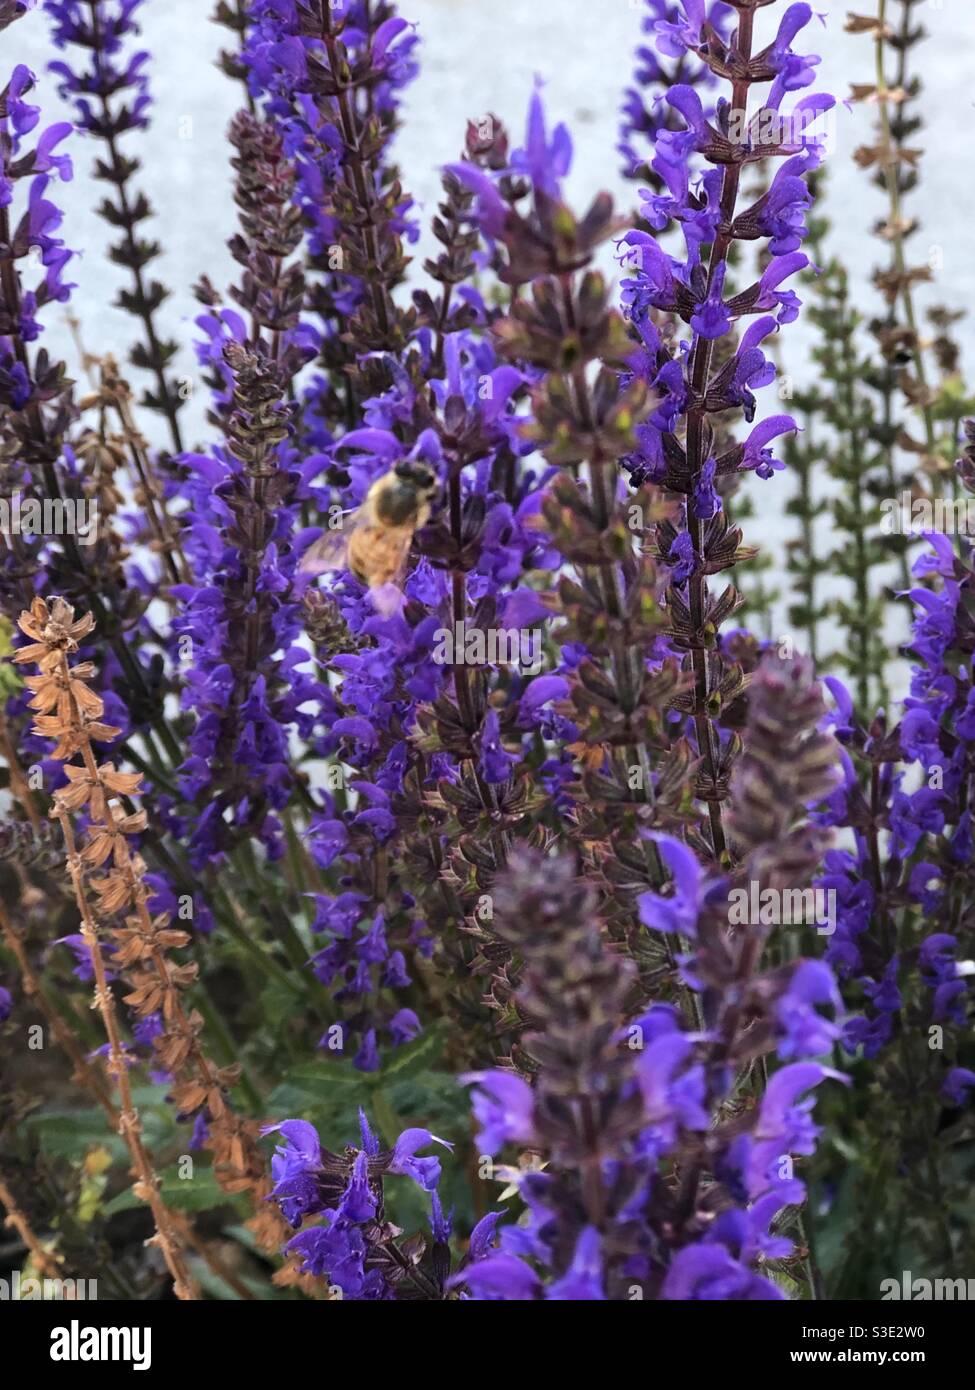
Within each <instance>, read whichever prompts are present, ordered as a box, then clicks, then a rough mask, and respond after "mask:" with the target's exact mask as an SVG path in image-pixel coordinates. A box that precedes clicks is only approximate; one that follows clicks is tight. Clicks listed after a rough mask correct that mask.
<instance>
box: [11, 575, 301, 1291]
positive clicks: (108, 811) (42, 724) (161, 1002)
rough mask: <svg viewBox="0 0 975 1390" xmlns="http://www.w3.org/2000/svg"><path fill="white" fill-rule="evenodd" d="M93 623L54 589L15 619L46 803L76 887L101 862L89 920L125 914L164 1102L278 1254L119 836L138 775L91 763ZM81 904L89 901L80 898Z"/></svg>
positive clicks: (118, 945) (124, 832)
mask: <svg viewBox="0 0 975 1390" xmlns="http://www.w3.org/2000/svg"><path fill="white" fill-rule="evenodd" d="M93 625H94V623H93V620H92V618H91V615H90V614H89V615H86V616H85V617H84V618H82V619H79V620H78V621H77V622H76V621H75V618H74V610H73V608H72V607H71V606H70V604H68V603H65V602H64V600H63V599H60V598H55V599H54V600H53V601H52V604H51V607H50V609H49V608H48V605H47V604H46V603H45V602H44V600H43V599H40V598H37V599H35V600H34V603H33V605H32V607H31V611H30V613H24V614H22V615H21V619H20V627H21V630H22V631H23V632H24V633H25V634H26V636H28V637H29V638H31V645H29V646H27V647H23V648H21V649H20V650H19V651H18V652H17V653H16V655H15V658H14V659H15V660H16V661H18V662H21V663H23V662H36V663H37V664H38V665H39V666H40V668H41V674H40V675H39V676H32V677H28V678H27V679H26V681H25V684H26V685H27V687H28V688H29V689H30V690H31V691H32V692H33V699H32V700H31V707H32V708H33V709H34V710H35V711H37V713H36V719H35V724H34V732H35V733H38V734H41V735H42V736H44V737H47V738H53V739H57V740H58V742H57V746H56V747H55V749H54V750H53V756H54V757H55V758H58V759H61V760H63V761H64V762H65V772H66V774H67V777H68V786H67V787H65V788H63V789H62V790H60V791H59V792H56V793H55V795H54V803H55V810H54V814H55V815H56V816H57V818H58V820H59V821H60V823H61V827H62V830H63V832H64V835H65V842H66V844H67V846H68V853H69V864H71V865H72V866H73V868H72V877H75V875H76V874H77V875H78V883H77V884H76V892H77V891H78V887H79V886H80V888H81V893H82V896H84V882H83V880H82V879H81V875H82V873H83V870H84V869H85V868H87V869H89V870H98V869H102V868H104V867H105V866H108V867H107V868H106V872H105V873H104V875H103V876H102V877H99V878H92V879H90V880H89V886H90V888H91V890H92V892H93V893H94V895H95V898H96V914H97V917H98V919H99V920H103V919H116V920H117V918H118V917H119V916H122V920H123V923H124V925H122V926H112V927H110V928H109V930H108V934H109V936H110V937H111V939H112V942H113V945H114V947H115V951H114V954H113V957H112V965H113V967H114V968H117V969H118V970H119V971H120V972H121V973H123V974H124V976H125V978H126V981H127V982H128V983H129V985H130V992H129V993H128V994H127V995H126V997H125V1002H126V1004H128V1005H129V1006H130V1007H131V1008H133V1009H134V1010H135V1011H136V1013H138V1014H139V1015H140V1016H142V1017H144V1016H147V1015H149V1014H154V1013H159V1014H161V1016H162V1019H163V1024H164V1028H163V1032H162V1034H161V1036H160V1037H158V1038H156V1039H155V1048H156V1053H157V1057H158V1060H159V1064H160V1066H161V1067H162V1068H164V1069H165V1070H166V1071H167V1072H169V1073H170V1075H171V1076H172V1077H173V1085H172V1088H171V1096H172V1101H173V1104H174V1105H175V1107H176V1109H177V1110H178V1111H179V1112H180V1113H182V1114H193V1113H194V1112H196V1111H199V1110H201V1109H202V1108H204V1107H206V1110H207V1112H208V1117H209V1125H208V1130H209V1135H208V1140H207V1147H208V1148H209V1149H210V1150H211V1151H212V1153H213V1167H214V1175H215V1176H216V1178H217V1180H218V1182H219V1183H220V1185H221V1186H222V1187H223V1189H224V1191H226V1192H228V1193H232V1194H236V1193H239V1192H249V1193H250V1194H251V1196H252V1198H253V1200H254V1203H255V1216H254V1217H253V1218H252V1219H251V1222H250V1223H249V1224H250V1226H251V1228H252V1229H253V1230H254V1233H255V1236H256V1238H257V1240H258V1242H259V1243H260V1245H261V1246H262V1247H263V1248H264V1249H265V1250H268V1251H273V1252H275V1253H277V1252H278V1251H279V1250H280V1248H281V1245H282V1244H283V1242H284V1240H285V1239H286V1238H287V1236H288V1234H289V1233H290V1228H288V1226H287V1224H286V1223H285V1222H284V1220H283V1218H282V1217H281V1215H280V1212H279V1211H278V1210H277V1209H276V1208H275V1207H273V1206H272V1205H271V1204H270V1203H267V1202H266V1201H265V1198H266V1197H267V1194H268V1192H269V1190H270V1183H269V1179H268V1176H267V1169H266V1163H265V1160H264V1155H263V1154H262V1153H261V1151H260V1149H259V1147H258V1144H257V1138H258V1133H259V1130H258V1126H257V1125H256V1123H255V1122H253V1121H251V1120H247V1119H244V1118H243V1117H241V1116H239V1115H238V1114H236V1112H235V1111H234V1109H233V1108H232V1106H231V1104H230V1102H229V1100H228V1099H227V1094H226V1092H227V1090H228V1088H229V1087H230V1086H231V1085H232V1084H233V1082H234V1081H235V1080H236V1079H237V1076H238V1074H239V1068H238V1067H236V1066H231V1067H223V1068H221V1067H217V1066H215V1065H214V1064H213V1063H212V1062H211V1061H210V1060H209V1058H208V1057H207V1056H206V1054H205V1052H204V1050H203V1048H202V1046H201V1044H200V1041H199V1036H198V1035H199V1032H200V1029H201V1027H202V1022H203V1020H202V1018H201V1017H200V1015H199V1014H198V1013H197V1012H196V1011H195V1010H190V1011H189V1012H187V1010H186V1009H185V1008H184V1006H183V1002H182V999H181V994H182V991H183V990H185V989H186V988H187V987H188V986H189V985H190V984H191V983H192V982H193V980H194V979H195V978H196V974H197V967H196V965H195V964H193V963H189V964H185V965H183V964H173V962H172V961H171V960H170V959H169V957H168V954H167V953H168V952H169V951H171V950H175V949H179V948H180V947H182V946H185V945H186V944H187V942H188V941H189V936H188V934H187V933H186V932H184V931H180V930H176V929H174V928H173V927H171V926H170V919H169V917H168V915H167V914H165V913H161V914H158V915H157V916H156V917H153V916H152V914H151V913H150V912H149V908H148V898H149V891H148V889H147V887H146V885H145V881H144V874H145V863H144V861H143V859H142V857H141V855H140V854H139V853H138V851H137V850H133V849H132V848H130V846H129V843H128V840H127V838H126V837H127V836H129V835H136V834H139V833H140V832H141V831H143V830H144V829H145V827H146V820H147V817H146V813H145V811H138V812H135V813H133V814H126V812H125V809H124V807H123V805H122V804H121V802H122V800H123V798H130V797H132V796H135V795H137V794H138V791H139V786H140V783H141V781H142V774H141V773H131V772H119V771H117V770H116V768H115V766H114V764H112V763H110V762H108V763H104V764H102V765H99V763H98V761H97V760H96V758H95V755H94V751H93V748H92V743H93V741H97V742H100V743H106V742H110V741H111V740H113V739H114V738H115V737H116V736H117V735H118V733H119V732H120V731H119V730H118V729H115V728H113V727H111V726H110V725H106V724H103V723H101V722H100V721H101V716H102V713H103V704H102V701H101V699H100V697H99V696H98V695H96V694H95V692H94V691H93V690H91V688H90V687H89V686H88V685H87V684H86V683H85V682H86V680H87V679H88V678H89V677H90V676H91V675H92V674H93V671H94V668H93V667H92V665H91V664H90V663H88V662H82V663H80V664H79V665H77V666H74V667H73V668H72V667H71V666H70V665H69V662H68V656H69V654H71V653H72V652H75V651H77V648H78V642H79V639H81V638H82V637H84V636H86V635H87V634H88V633H89V632H90V631H91V629H92V627H93ZM52 711H54V712H53V713H52ZM74 757H80V759H81V761H80V763H78V762H75V763H68V762H67V759H69V758H74ZM82 808H86V809H87V814H88V818H89V823H88V829H87V832H86V836H85V843H84V847H83V848H82V850H81V851H80V853H78V852H77V850H76V848H75V841H74V829H73V824H72V821H71V816H72V814H73V813H75V812H77V811H79V810H81V809H82ZM79 906H80V902H79ZM85 906H86V910H87V908H88V905H87V899H85ZM123 914H124V915H123ZM89 915H90V916H92V921H93V922H94V915H95V914H91V913H90V911H89ZM93 959H94V961H95V966H96V970H97V969H99V968H101V969H102V970H103V969H104V965H103V962H102V961H101V957H100V956H95V957H93ZM124 1110H125V1107H124V1106H123V1112H124ZM275 1277H276V1280H277V1282H279V1283H290V1282H292V1281H293V1280H294V1279H296V1278H297V1277H298V1276H297V1275H296V1274H295V1272H294V1271H293V1270H292V1269H291V1268H288V1267H286V1268H285V1269H282V1270H279V1271H278V1274H277V1275H276V1276H275Z"/></svg>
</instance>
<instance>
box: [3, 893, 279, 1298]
mask: <svg viewBox="0 0 975 1390" xmlns="http://www.w3.org/2000/svg"><path fill="white" fill-rule="evenodd" d="M0 935H2V936H3V939H4V941H5V942H6V944H7V946H8V947H9V949H10V951H11V952H12V953H13V955H14V958H15V959H16V961H17V964H18V965H19V967H20V973H21V977H22V979H23V988H24V993H25V994H26V995H28V996H30V998H31V999H33V1001H34V1003H35V1004H36V1005H37V1008H38V1009H39V1011H40V1012H41V1013H42V1014H43V1015H44V1017H45V1018H46V1019H47V1023H48V1026H49V1028H50V1029H51V1033H52V1034H53V1036H54V1038H55V1039H56V1041H57V1042H58V1044H59V1045H60V1046H61V1047H62V1048H63V1049H64V1051H65V1052H66V1053H67V1055H68V1057H69V1058H70V1060H71V1063H72V1066H73V1068H74V1072H73V1079H74V1080H76V1081H77V1082H78V1084H79V1085H81V1086H83V1087H84V1088H85V1090H86V1091H87V1092H88V1093H89V1095H91V1096H92V1097H93V1099H94V1100H95V1101H97V1103H98V1104H99V1105H100V1106H101V1108H102V1110H103V1111H104V1112H105V1115H106V1118H107V1119H108V1123H109V1126H110V1127H111V1128H112V1129H113V1130H115V1131H116V1132H119V1126H120V1123H121V1116H120V1115H119V1112H118V1110H116V1108H115V1106H114V1105H113V1104H112V1098H111V1096H110V1095H109V1092H108V1090H107V1089H106V1087H105V1083H104V1080H103V1078H102V1076H101V1075H100V1073H99V1072H97V1071H96V1070H95V1068H94V1067H93V1066H92V1065H91V1063H90V1062H89V1061H88V1059H87V1058H86V1057H85V1054H84V1053H83V1052H82V1050H81V1048H80V1047H79V1045H78V1040H77V1038H76V1037H75V1036H74V1034H73V1033H72V1032H71V1029H70V1028H69V1027H68V1026H67V1025H66V1023H65V1022H64V1019H63V1018H62V1017H61V1015H60V1014H59V1013H58V1011H57V1009H56V1007H55V1005H54V1003H53V1001H52V999H51V997H50V995H49V994H48V993H47V990H46V989H45V988H44V984H43V982H42V980H41V978H40V976H39V975H38V973H37V971H36V970H35V968H34V965H33V963H32V962H31V959H30V956H29V955H28V953H27V950H26V948H25V946H24V943H23V941H22V940H21V937H20V933H19V932H18V931H17V929H16V927H15V926H14V924H13V922H12V920H11V918H10V916H9V915H8V913H7V910H6V908H5V907H4V906H3V904H2V903H0ZM170 1216H171V1217H172V1218H173V1223H174V1225H175V1226H176V1227H177V1228H178V1230H179V1233H180V1236H181V1237H182V1238H183V1240H184V1241H185V1243H186V1244H187V1245H188V1246H189V1247H190V1248H191V1249H192V1250H194V1251H195V1252H196V1254H198V1255H199V1256H200V1258H201V1259H203V1260H205V1261H206V1263H207V1265H208V1266H209V1267H210V1269H211V1270H212V1272H213V1273H214V1274H215V1275H216V1276H217V1278H218V1279H222V1280H223V1281H224V1283H225V1284H227V1286H228V1287H229V1288H231V1289H233V1291H234V1293H236V1294H237V1296H238V1298H245V1299H252V1298H253V1297H254V1294H253V1293H251V1291H250V1289H249V1288H248V1287H247V1285H246V1284H244V1283H242V1282H241V1281H240V1280H239V1279H238V1278H237V1276H236V1275H235V1274H234V1272H233V1270H231V1269H228V1268H227V1266H226V1265H225V1264H224V1263H223V1261H222V1260H221V1259H220V1258H219V1256H218V1255H216V1254H215V1253H214V1251H213V1250H211V1249H210V1247H209V1245H207V1243H206V1241H205V1240H203V1239H202V1238H201V1237H200V1236H199V1235H198V1234H197V1232H196V1231H195V1230H194V1228H193V1225H192V1222H191V1221H190V1220H189V1219H188V1218H187V1217H185V1216H184V1214H183V1213H182V1212H177V1211H172V1210H170Z"/></svg>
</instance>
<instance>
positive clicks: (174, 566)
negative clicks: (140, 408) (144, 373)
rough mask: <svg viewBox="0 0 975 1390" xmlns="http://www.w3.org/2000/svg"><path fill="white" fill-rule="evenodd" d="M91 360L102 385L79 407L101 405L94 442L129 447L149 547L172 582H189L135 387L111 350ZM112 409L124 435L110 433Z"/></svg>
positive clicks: (91, 436)
mask: <svg viewBox="0 0 975 1390" xmlns="http://www.w3.org/2000/svg"><path fill="white" fill-rule="evenodd" d="M89 361H90V362H92V364H93V365H94V364H95V363H97V366H98V371H99V384H98V389H97V390H96V391H93V392H92V393H91V394H90V395H88V396H85V397H84V399H83V400H81V401H80V402H79V407H80V409H82V410H85V409H87V408H88V407H89V406H98V408H99V410H100V412H101V423H100V428H99V429H98V430H97V431H94V430H93V431H91V432H90V439H91V442H92V443H97V444H98V445H100V446H101V447H102V449H106V448H109V447H114V448H115V449H116V450H118V448H119V445H120V444H121V445H123V446H124V448H125V449H127V450H128V454H129V458H130V460H131V462H132V466H133V469H134V471H135V475H136V477H137V478H138V480H139V486H138V488H137V490H136V498H135V500H136V501H137V502H138V504H139V506H140V507H141V508H142V510H143V511H144V513H145V515H146V518H147V520H148V522H149V529H150V531H151V533H152V539H151V541H150V545H149V548H150V550H152V551H153V552H154V553H155V554H157V555H159V556H160V558H161V560H162V563H163V565H164V567H165V570H166V573H167V575H168V577H169V580H170V581H171V582H172V583H174V584H178V583H180V582H185V581H186V579H187V577H188V572H187V568H186V560H185V557H184V555H183V551H182V547H181V544H180V528H179V524H178V522H176V521H175V520H174V518H173V517H171V516H170V515H169V513H168V509H167V504H166V494H165V491H164V489H163V486H162V484H161V483H160V481H159V478H158V476H157V473H156V470H155V466H154V464H153V461H152V456H151V454H150V452H149V446H148V444H147V442H146V439H145V436H144V435H143V434H142V433H141V432H140V430H139V428H138V426H137V424H136V420H135V414H134V412H133V408H132V389H131V387H130V386H129V383H128V382H127V381H126V380H125V378H124V377H123V376H122V375H121V374H120V372H119V369H118V363H117V362H116V361H115V358H114V357H112V355H111V354H110V353H106V355H105V356H104V357H101V358H97V359H89ZM109 410H111V411H112V412H114V414H115V416H116V417H117V419H118V422H119V425H120V426H121V435H120V436H118V438H114V437H110V436H109V432H108V421H107V415H108V411H109ZM81 452H83V451H81Z"/></svg>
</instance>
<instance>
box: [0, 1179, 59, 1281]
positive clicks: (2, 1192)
mask: <svg viewBox="0 0 975 1390" xmlns="http://www.w3.org/2000/svg"><path fill="white" fill-rule="evenodd" d="M0 1206H3V1207H5V1208H6V1211H7V1217H6V1220H5V1221H4V1223H3V1224H4V1225H5V1226H9V1227H10V1228H11V1230H13V1231H16V1232H17V1234H18V1235H19V1236H20V1238H21V1240H22V1241H23V1242H24V1244H25V1245H26V1246H27V1249H28V1250H29V1251H30V1253H31V1255H32V1256H33V1257H34V1263H35V1264H36V1265H37V1268H38V1269H39V1270H40V1272H41V1274H42V1275H43V1277H44V1278H45V1279H60V1278H61V1277H62V1275H63V1273H64V1271H63V1269H62V1267H61V1266H62V1260H63V1257H62V1256H61V1255H58V1254H56V1253H53V1252H52V1251H50V1250H47V1249H45V1247H44V1246H43V1245H42V1244H41V1241H40V1239H39V1238H38V1236H37V1235H35V1233H34V1231H33V1229H32V1227H31V1224H30V1222H29V1221H28V1220H27V1217H26V1216H25V1215H24V1213H23V1212H22V1211H21V1209H20V1207H19V1206H18V1204H17V1199H16V1198H15V1197H14V1194H13V1193H12V1192H11V1191H10V1188H9V1187H8V1186H7V1184H6V1183H5V1182H4V1180H3V1178H0Z"/></svg>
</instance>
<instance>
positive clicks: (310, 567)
mask: <svg viewBox="0 0 975 1390" xmlns="http://www.w3.org/2000/svg"><path fill="white" fill-rule="evenodd" d="M363 520H364V518H363V515H362V509H361V508H358V507H357V508H356V509H355V510H353V511H351V512H345V513H344V514H343V516H342V525H341V526H340V527H335V528H330V529H329V530H327V531H326V532H325V534H324V535H322V536H319V538H318V540H317V541H313V542H312V543H311V545H310V546H309V547H308V549H307V550H306V551H305V553H304V555H302V557H301V563H300V564H299V566H298V568H299V570H301V571H302V572H303V573H305V574H324V573H325V571H326V570H343V569H347V568H348V564H349V541H350V539H351V536H352V533H353V531H354V530H355V529H356V527H357V526H360V525H362V523H363Z"/></svg>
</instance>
